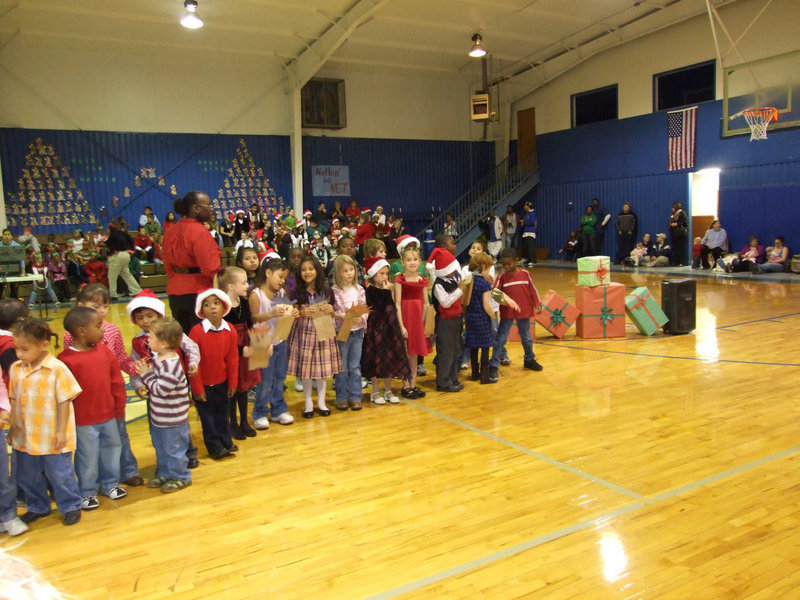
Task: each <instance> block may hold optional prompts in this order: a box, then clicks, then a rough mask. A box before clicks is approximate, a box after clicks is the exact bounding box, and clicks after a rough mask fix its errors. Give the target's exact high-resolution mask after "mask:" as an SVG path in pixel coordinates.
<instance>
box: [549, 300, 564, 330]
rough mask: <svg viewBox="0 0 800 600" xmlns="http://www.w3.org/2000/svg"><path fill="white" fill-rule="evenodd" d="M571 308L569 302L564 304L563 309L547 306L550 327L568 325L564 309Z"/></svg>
mask: <svg viewBox="0 0 800 600" xmlns="http://www.w3.org/2000/svg"><path fill="white" fill-rule="evenodd" d="M567 306H569V302H567V303H566V304H564V306H562V307H561V308H556V309H552V308H550V307H549V306H547V305H545V308H546V309H547V312H549V313H550V327H558V326H559V325H561V324H562V323H567V317H565V316H564V309H565V308H567Z"/></svg>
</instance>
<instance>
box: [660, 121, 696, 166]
mask: <svg viewBox="0 0 800 600" xmlns="http://www.w3.org/2000/svg"><path fill="white" fill-rule="evenodd" d="M696 133H697V107H696V106H693V107H692V108H686V109H684V110H675V111H672V112H668V113H667V154H668V155H669V159H668V161H667V170H668V171H678V170H680V169H689V168H691V167H693V166H694V152H695V143H696V141H697V135H696Z"/></svg>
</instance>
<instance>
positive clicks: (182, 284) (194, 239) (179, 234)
mask: <svg viewBox="0 0 800 600" xmlns="http://www.w3.org/2000/svg"><path fill="white" fill-rule="evenodd" d="M173 208H174V209H175V212H176V213H178V214H180V215H181V219H180V221H178V222H177V223H176V224H175V225H173V226H172V227H170V228H169V229H168V230H167V231H166V232H165V233H164V241H163V242H162V244H161V251H162V253H163V255H164V270H165V271H166V272H167V295H168V296H169V308H170V310H171V311H172V316H173V317H174V318H175V320H176V321H178V323H180V324H181V327H182V328H183V331H184V332H186V333H187V334H188V333H189V331H190V330H191V328H192V327H193V326H194V325H195V324H196V323H199V322H200V319H199V318H198V317H197V315H196V314H195V301H196V300H197V294H198V293H199V292H201V291H203V290H205V289H208V288H211V287H214V278H215V276H216V274H217V273H218V272H219V271H220V270H221V269H222V252H221V250H220V248H219V246H218V245H217V242H216V241H215V240H214V238H212V237H211V236H210V235H209V233H208V230H207V229H206V228H205V226H204V225H203V223H205V222H206V221H211V220H212V219H213V218H214V215H213V212H212V210H211V199H210V198H209V197H208V194H206V193H205V192H189V193H188V194H186V195H185V196H184V197H183V198H179V199H178V200H175V203H174V205H173Z"/></svg>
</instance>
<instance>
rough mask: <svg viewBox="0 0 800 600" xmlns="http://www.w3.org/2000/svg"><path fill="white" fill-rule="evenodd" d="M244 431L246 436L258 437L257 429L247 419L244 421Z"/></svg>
mask: <svg viewBox="0 0 800 600" xmlns="http://www.w3.org/2000/svg"><path fill="white" fill-rule="evenodd" d="M242 432H243V433H244V435H245V437H256V436H257V435H258V434H257V433H256V430H255V429H253V428H252V427H250V423H248V422H247V421H245V422H244V423H242Z"/></svg>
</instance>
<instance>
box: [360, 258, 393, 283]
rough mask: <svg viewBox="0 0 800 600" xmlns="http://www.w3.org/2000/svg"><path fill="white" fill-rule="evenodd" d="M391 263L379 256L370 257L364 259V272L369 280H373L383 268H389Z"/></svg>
mask: <svg viewBox="0 0 800 600" xmlns="http://www.w3.org/2000/svg"><path fill="white" fill-rule="evenodd" d="M388 266H389V262H388V261H387V260H386V259H385V258H381V257H379V256H368V257H367V258H365V259H364V272H365V274H366V276H367V279H372V278H373V277H375V275H377V274H378V271H380V270H381V269H382V268H383V267H388Z"/></svg>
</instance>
